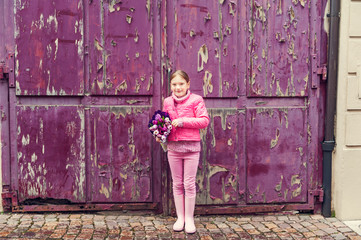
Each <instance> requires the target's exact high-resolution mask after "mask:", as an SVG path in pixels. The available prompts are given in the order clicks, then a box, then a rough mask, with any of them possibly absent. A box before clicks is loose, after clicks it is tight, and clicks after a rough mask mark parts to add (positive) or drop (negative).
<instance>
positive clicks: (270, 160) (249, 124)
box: [246, 108, 310, 203]
mask: <svg viewBox="0 0 361 240" xmlns="http://www.w3.org/2000/svg"><path fill="white" fill-rule="evenodd" d="M309 130H310V129H309V124H308V118H307V112H306V108H254V109H251V108H249V109H247V121H246V136H247V137H246V139H247V140H246V152H247V188H248V197H247V202H248V203H275V202H305V201H306V200H307V149H308V140H309Z"/></svg>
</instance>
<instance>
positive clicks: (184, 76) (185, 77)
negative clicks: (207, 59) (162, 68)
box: [169, 70, 190, 83]
mask: <svg viewBox="0 0 361 240" xmlns="http://www.w3.org/2000/svg"><path fill="white" fill-rule="evenodd" d="M176 76H181V77H182V78H183V79H184V80H186V82H187V83H189V81H190V80H189V77H188V74H187V73H186V72H185V71H182V70H177V71H175V72H174V73H172V75H170V80H169V82H172V79H173V78H175V77H176Z"/></svg>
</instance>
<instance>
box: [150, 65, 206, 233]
mask: <svg viewBox="0 0 361 240" xmlns="http://www.w3.org/2000/svg"><path fill="white" fill-rule="evenodd" d="M170 86H171V91H172V95H171V96H170V97H167V98H166V99H165V100H164V104H163V105H164V106H163V111H164V112H168V113H169V116H170V118H171V119H172V125H173V129H172V132H171V133H170V135H169V136H168V145H167V149H168V162H169V166H170V169H171V174H172V180H173V195H174V204H175V207H176V212H177V221H176V222H175V224H174V225H173V230H174V231H182V230H183V228H185V231H186V233H194V232H195V231H196V227H195V225H194V218H193V213H194V206H195V201H196V184H195V180H196V175H197V169H198V162H199V155H200V151H201V143H200V140H201V138H200V134H199V129H202V128H205V127H207V125H208V123H209V116H208V113H207V109H206V107H205V105H204V102H203V98H202V97H201V96H199V95H196V94H193V93H191V92H190V91H189V87H190V80H189V77H188V75H187V73H185V72H184V71H181V70H178V71H176V72H174V73H173V74H172V75H171V77H170ZM157 141H159V139H157Z"/></svg>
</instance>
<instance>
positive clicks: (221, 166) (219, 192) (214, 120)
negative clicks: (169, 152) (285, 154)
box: [197, 108, 244, 204]
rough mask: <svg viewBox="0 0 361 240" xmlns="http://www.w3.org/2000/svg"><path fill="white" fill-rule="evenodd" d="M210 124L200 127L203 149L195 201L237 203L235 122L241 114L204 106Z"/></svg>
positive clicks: (238, 156)
mask: <svg viewBox="0 0 361 240" xmlns="http://www.w3.org/2000/svg"><path fill="white" fill-rule="evenodd" d="M208 113H209V116H210V119H211V121H210V124H209V127H208V128H207V129H206V130H202V131H201V133H202V140H203V146H202V148H203V151H202V154H201V164H200V166H199V172H198V176H197V187H198V199H197V203H198V204H237V203H239V201H240V199H239V198H240V196H239V194H238V190H239V189H238V182H239V179H240V178H241V175H240V174H239V168H240V161H242V160H243V154H242V152H241V149H240V147H241V145H240V142H241V141H242V137H241V136H239V135H240V134H243V132H239V131H238V130H239V129H238V127H237V126H238V125H239V123H240V122H242V120H244V114H242V113H241V112H239V111H237V110H236V109H225V108H224V109H213V108H212V109H211V108H209V109H208Z"/></svg>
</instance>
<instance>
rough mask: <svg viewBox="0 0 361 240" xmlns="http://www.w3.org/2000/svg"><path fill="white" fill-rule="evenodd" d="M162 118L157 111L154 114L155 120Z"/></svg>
mask: <svg viewBox="0 0 361 240" xmlns="http://www.w3.org/2000/svg"><path fill="white" fill-rule="evenodd" d="M161 119H162V116H161V115H160V114H159V113H158V114H156V115H155V120H157V121H159V120H161Z"/></svg>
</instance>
